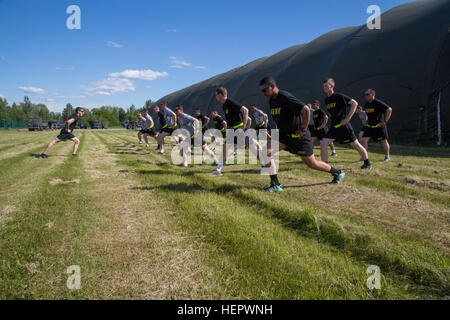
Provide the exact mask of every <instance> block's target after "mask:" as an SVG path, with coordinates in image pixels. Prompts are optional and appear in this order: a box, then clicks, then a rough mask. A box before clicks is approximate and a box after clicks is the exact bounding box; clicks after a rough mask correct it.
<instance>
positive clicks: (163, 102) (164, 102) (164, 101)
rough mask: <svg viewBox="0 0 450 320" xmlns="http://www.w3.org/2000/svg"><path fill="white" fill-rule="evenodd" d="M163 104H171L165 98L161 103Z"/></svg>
mask: <svg viewBox="0 0 450 320" xmlns="http://www.w3.org/2000/svg"><path fill="white" fill-rule="evenodd" d="M160 105H161V106H164V105H166V106H167V105H169V103H168V102H167V101H166V100H163V101H162V102H161V104H160Z"/></svg>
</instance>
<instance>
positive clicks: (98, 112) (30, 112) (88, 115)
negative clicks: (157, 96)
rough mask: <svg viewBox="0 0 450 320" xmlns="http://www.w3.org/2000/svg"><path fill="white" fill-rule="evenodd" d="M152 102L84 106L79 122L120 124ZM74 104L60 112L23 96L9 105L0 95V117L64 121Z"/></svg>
mask: <svg viewBox="0 0 450 320" xmlns="http://www.w3.org/2000/svg"><path fill="white" fill-rule="evenodd" d="M152 104H153V102H152V101H151V100H147V101H146V102H145V106H144V107H142V108H136V107H135V106H134V105H131V106H130V107H129V108H128V109H126V110H125V109H123V108H120V107H113V106H103V107H100V108H93V109H88V108H84V110H85V114H84V117H83V119H82V120H81V122H89V121H91V120H100V121H102V122H108V124H109V126H120V124H121V122H122V121H125V120H136V118H137V114H138V113H139V112H141V111H142V110H143V109H144V108H147V109H149V108H150V107H151V106H152ZM75 108H76V107H74V106H72V104H70V103H68V104H67V105H66V107H65V108H64V110H63V111H62V112H51V111H49V109H48V108H47V106H46V105H45V104H34V103H32V102H31V101H30V99H29V98H28V97H24V99H23V102H20V103H19V104H17V103H15V102H14V103H13V104H12V105H9V104H8V102H7V101H6V99H4V98H2V97H0V119H1V120H16V121H27V120H28V119H36V118H40V119H42V120H44V121H49V120H58V121H65V120H66V119H67V118H68V117H69V116H70V115H72V114H73V113H74V112H75Z"/></svg>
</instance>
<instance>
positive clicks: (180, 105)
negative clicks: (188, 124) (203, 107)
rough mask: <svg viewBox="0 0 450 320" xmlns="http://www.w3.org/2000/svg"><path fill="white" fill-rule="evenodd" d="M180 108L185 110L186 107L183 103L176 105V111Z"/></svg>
mask: <svg viewBox="0 0 450 320" xmlns="http://www.w3.org/2000/svg"><path fill="white" fill-rule="evenodd" d="M178 110H181V111H184V107H183V105H182V104H179V105H177V106H176V107H175V111H178Z"/></svg>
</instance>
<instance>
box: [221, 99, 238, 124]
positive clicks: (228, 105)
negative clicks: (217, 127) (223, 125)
mask: <svg viewBox="0 0 450 320" xmlns="http://www.w3.org/2000/svg"><path fill="white" fill-rule="evenodd" d="M241 109H242V105H241V104H239V103H237V102H235V101H233V100H230V99H227V101H225V103H224V104H223V112H224V113H225V117H226V119H227V124H228V127H230V128H233V127H234V126H237V125H239V124H241V123H242V113H241Z"/></svg>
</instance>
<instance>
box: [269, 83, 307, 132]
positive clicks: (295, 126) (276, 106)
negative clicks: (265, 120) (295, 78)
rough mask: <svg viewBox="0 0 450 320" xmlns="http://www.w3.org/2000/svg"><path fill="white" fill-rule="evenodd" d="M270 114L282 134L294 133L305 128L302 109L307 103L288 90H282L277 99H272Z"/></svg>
mask: <svg viewBox="0 0 450 320" xmlns="http://www.w3.org/2000/svg"><path fill="white" fill-rule="evenodd" d="M269 104H270V114H271V115H272V118H273V119H274V121H275V123H276V124H277V127H278V129H279V130H280V134H283V135H289V134H294V133H295V131H297V130H300V129H302V128H303V126H302V116H301V113H300V112H301V111H302V109H303V108H305V107H306V105H305V104H304V103H303V102H301V101H300V100H298V99H297V98H296V97H294V96H293V95H292V94H290V93H289V92H287V91H284V90H280V91H279V92H278V95H277V97H276V99H270V101H269Z"/></svg>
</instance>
